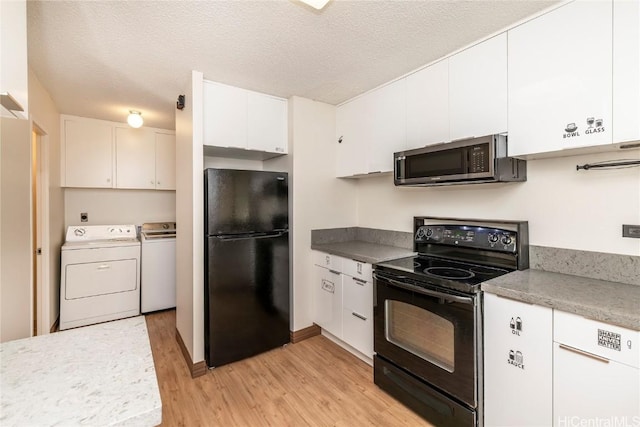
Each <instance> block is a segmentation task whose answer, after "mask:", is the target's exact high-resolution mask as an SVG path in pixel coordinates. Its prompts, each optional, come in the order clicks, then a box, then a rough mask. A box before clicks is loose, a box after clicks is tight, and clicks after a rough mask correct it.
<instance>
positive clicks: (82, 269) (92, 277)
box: [63, 259, 138, 300]
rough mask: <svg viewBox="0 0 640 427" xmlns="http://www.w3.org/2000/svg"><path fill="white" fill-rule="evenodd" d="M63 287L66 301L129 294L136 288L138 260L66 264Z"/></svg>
mask: <svg viewBox="0 0 640 427" xmlns="http://www.w3.org/2000/svg"><path fill="white" fill-rule="evenodd" d="M63 286H64V292H63V294H64V297H65V299H67V300H72V299H77V298H87V297H95V296H98V295H107V294H116V293H119V292H131V291H133V290H135V289H137V287H138V260H136V259H123V260H118V261H104V262H89V263H84V264H68V265H66V266H65V283H64V285H63Z"/></svg>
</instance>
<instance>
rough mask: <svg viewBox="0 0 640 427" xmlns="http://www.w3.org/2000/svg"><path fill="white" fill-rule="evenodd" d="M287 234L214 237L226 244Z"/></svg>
mask: <svg viewBox="0 0 640 427" xmlns="http://www.w3.org/2000/svg"><path fill="white" fill-rule="evenodd" d="M285 233H287V230H285V231H279V232H277V233H255V234H242V235H233V236H213V237H215V238H216V239H218V240H221V241H224V242H233V241H236V240H247V239H269V238H272V237H280V236H284V235H285Z"/></svg>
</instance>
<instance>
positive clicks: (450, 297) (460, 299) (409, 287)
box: [373, 272, 473, 304]
mask: <svg viewBox="0 0 640 427" xmlns="http://www.w3.org/2000/svg"><path fill="white" fill-rule="evenodd" d="M373 277H374V279H377V280H380V281H382V282H389V283H391V284H392V285H394V286H397V287H399V288H402V289H406V290H408V291H412V292H417V293H419V294H422V295H428V296H430V297H434V298H442V299H443V300H445V301H452V302H459V303H462V304H473V298H471V297H461V296H458V295H451V294H447V293H444V292H438V291H432V290H430V289H425V288H421V287H419V286H414V285H410V284H408V283H403V282H400V281H398V280H394V279H390V278H388V277H381V276H378V275H377V274H376V273H375V272H374V273H373Z"/></svg>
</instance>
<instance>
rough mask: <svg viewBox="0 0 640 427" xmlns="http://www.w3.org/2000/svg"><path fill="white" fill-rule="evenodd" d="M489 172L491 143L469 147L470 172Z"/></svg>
mask: <svg viewBox="0 0 640 427" xmlns="http://www.w3.org/2000/svg"><path fill="white" fill-rule="evenodd" d="M481 172H489V144H478V145H474V146H472V147H469V173H481Z"/></svg>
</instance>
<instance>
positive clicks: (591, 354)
mask: <svg viewBox="0 0 640 427" xmlns="http://www.w3.org/2000/svg"><path fill="white" fill-rule="evenodd" d="M639 340H640V332H639V331H632V330H629V329H626V328H621V327H617V326H613V325H609V324H606V323H602V322H598V321H595V320H590V319H585V318H583V317H581V316H577V315H574V314H569V313H563V312H558V311H555V313H554V341H555V342H554V347H553V367H554V372H553V425H554V426H570V425H616V426H617V425H620V426H631V425H637V424H638V423H639V422H640V352H639V351H638V345H639V344H640V341H639Z"/></svg>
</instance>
